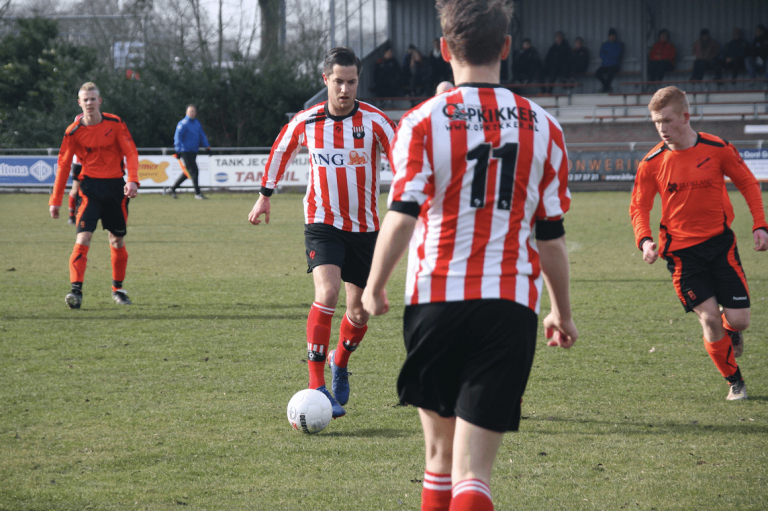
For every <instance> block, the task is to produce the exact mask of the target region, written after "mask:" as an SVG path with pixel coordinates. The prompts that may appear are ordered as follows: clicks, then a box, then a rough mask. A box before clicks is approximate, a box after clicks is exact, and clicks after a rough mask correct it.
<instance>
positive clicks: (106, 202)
mask: <svg viewBox="0 0 768 511" xmlns="http://www.w3.org/2000/svg"><path fill="white" fill-rule="evenodd" d="M77 103H78V105H80V107H81V108H82V109H83V116H82V117H80V118H78V119H77V120H76V121H75V122H74V123H72V124H71V125H70V126H69V127H68V128H67V130H66V132H65V134H64V140H63V141H62V143H61V150H60V151H59V160H58V170H57V173H56V182H55V184H54V186H53V193H52V194H51V198H50V200H49V202H48V204H49V206H50V212H51V218H59V208H61V200H62V197H63V195H64V188H65V187H66V185H67V177H68V176H69V173H70V168H71V166H72V159H73V158H74V157H75V156H77V159H78V160H79V161H80V163H81V164H82V170H81V171H80V176H79V179H80V189H79V191H78V194H79V198H80V206H79V207H78V210H77V218H76V224H77V240H76V241H75V248H74V249H73V250H72V256H71V257H70V259H69V276H70V281H71V284H72V291H71V292H70V293H69V294H68V295H67V296H66V297H65V301H66V303H67V305H68V306H69V308H70V309H79V308H80V305H81V304H82V301H83V277H84V275H85V266H86V262H87V256H88V249H89V248H90V245H91V237H92V236H93V231H94V230H95V229H96V224H97V223H98V221H99V220H101V225H102V227H103V228H104V229H107V230H108V231H109V244H110V245H111V247H112V250H111V252H112V298H114V300H115V301H116V302H117V303H118V304H120V305H130V304H131V300H130V299H129V298H128V294H127V293H126V292H125V290H124V289H123V280H124V279H125V267H126V265H127V264H128V252H127V251H126V250H125V240H124V237H125V234H126V232H127V227H126V225H127V221H128V201H129V199H131V198H133V197H136V194H137V191H138V187H139V178H138V169H139V155H138V153H137V151H136V144H134V143H133V139H132V138H131V134H130V133H129V132H128V127H127V126H126V125H125V123H124V122H123V121H122V120H121V119H120V118H119V117H118V116H116V115H112V114H108V113H101V111H100V108H101V103H102V98H101V95H100V94H99V89H98V88H97V87H96V85H95V84H94V83H92V82H88V83H85V84H84V85H83V86H82V87H80V91H79V92H78V95H77ZM123 159H125V164H124V162H123ZM125 167H127V170H128V183H126V182H125V180H124V179H123V175H124V174H125Z"/></svg>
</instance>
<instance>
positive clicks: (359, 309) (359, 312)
mask: <svg viewBox="0 0 768 511" xmlns="http://www.w3.org/2000/svg"><path fill="white" fill-rule="evenodd" d="M347 316H349V319H350V320H352V321H353V322H354V323H357V324H358V325H364V324H366V323H368V319H369V318H370V317H371V315H370V314H368V313H367V312H365V309H364V308H363V304H362V303H361V304H355V305H354V306H352V307H350V306H347Z"/></svg>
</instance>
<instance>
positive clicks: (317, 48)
mask: <svg viewBox="0 0 768 511" xmlns="http://www.w3.org/2000/svg"><path fill="white" fill-rule="evenodd" d="M287 7H288V9H287V11H288V12H287V15H286V20H287V21H286V25H287V27H286V29H287V30H286V31H287V33H288V41H287V44H286V48H285V51H286V53H288V54H290V55H291V56H292V57H293V58H295V59H296V60H297V61H298V63H299V68H300V69H299V71H300V72H303V73H308V74H313V73H317V72H318V70H319V69H320V67H321V66H322V61H323V56H324V55H325V52H326V51H327V50H328V47H329V44H330V31H329V23H328V17H329V15H328V9H327V5H326V2H325V1H323V0H292V1H291V2H289V4H288V6H287ZM318 74H319V73H318Z"/></svg>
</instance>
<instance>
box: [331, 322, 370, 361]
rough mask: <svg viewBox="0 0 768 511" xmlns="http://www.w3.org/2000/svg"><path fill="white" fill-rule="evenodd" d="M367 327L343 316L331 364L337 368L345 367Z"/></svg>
mask: <svg viewBox="0 0 768 511" xmlns="http://www.w3.org/2000/svg"><path fill="white" fill-rule="evenodd" d="M367 331H368V325H359V324H357V323H355V322H354V321H352V320H351V319H349V316H347V315H346V314H344V319H342V320H341V328H339V344H338V345H337V346H336V352H335V353H334V357H333V363H334V364H336V365H337V366H338V367H347V363H348V362H349V356H350V355H351V354H352V352H353V351H355V350H356V349H357V345H358V344H360V341H362V340H363V337H364V336H365V332H367Z"/></svg>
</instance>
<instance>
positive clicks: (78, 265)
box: [69, 243, 90, 283]
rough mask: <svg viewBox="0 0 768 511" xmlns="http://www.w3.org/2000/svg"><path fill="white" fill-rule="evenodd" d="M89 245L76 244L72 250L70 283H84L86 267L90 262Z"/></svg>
mask: <svg viewBox="0 0 768 511" xmlns="http://www.w3.org/2000/svg"><path fill="white" fill-rule="evenodd" d="M89 248H90V247H89V246H87V245H81V244H79V243H75V248H73V249H72V255H71V256H69V281H70V282H81V283H82V282H83V278H84V277H85V265H86V263H87V262H88V249H89Z"/></svg>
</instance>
